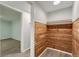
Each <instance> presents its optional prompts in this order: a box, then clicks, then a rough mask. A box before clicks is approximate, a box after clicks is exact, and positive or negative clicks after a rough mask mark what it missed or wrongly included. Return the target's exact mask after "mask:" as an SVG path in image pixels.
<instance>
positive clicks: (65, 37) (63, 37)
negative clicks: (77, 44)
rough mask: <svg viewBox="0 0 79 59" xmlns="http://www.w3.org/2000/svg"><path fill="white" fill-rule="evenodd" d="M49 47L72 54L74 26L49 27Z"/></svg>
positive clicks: (59, 25)
mask: <svg viewBox="0 0 79 59" xmlns="http://www.w3.org/2000/svg"><path fill="white" fill-rule="evenodd" d="M47 34H48V35H47V47H51V48H55V49H59V50H63V51H67V52H72V24H58V25H47Z"/></svg>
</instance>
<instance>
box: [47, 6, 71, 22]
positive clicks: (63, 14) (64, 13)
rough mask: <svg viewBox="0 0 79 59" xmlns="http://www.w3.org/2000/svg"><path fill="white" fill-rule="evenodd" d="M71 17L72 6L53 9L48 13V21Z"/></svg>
mask: <svg viewBox="0 0 79 59" xmlns="http://www.w3.org/2000/svg"><path fill="white" fill-rule="evenodd" d="M67 19H68V20H69V19H72V7H69V8H64V9H61V10H57V11H53V12H51V13H49V14H48V20H47V21H48V22H50V21H59V20H67Z"/></svg>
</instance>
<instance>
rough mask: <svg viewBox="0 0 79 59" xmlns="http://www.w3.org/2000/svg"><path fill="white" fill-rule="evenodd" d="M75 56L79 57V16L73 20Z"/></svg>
mask: <svg viewBox="0 0 79 59" xmlns="http://www.w3.org/2000/svg"><path fill="white" fill-rule="evenodd" d="M72 33H73V56H75V57H79V18H78V19H77V20H76V21H74V22H73V32H72Z"/></svg>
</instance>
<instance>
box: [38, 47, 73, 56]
mask: <svg viewBox="0 0 79 59" xmlns="http://www.w3.org/2000/svg"><path fill="white" fill-rule="evenodd" d="M47 49H50V50H55V51H59V52H62V53H65V54H68V55H70V56H72V53H69V52H66V51H62V50H58V49H54V48H50V47H47V48H46V49H45V50H44V51H43V52H42V53H41V54H40V55H39V56H38V57H41V56H42V55H43V54H44V53H45V51H46V50H47Z"/></svg>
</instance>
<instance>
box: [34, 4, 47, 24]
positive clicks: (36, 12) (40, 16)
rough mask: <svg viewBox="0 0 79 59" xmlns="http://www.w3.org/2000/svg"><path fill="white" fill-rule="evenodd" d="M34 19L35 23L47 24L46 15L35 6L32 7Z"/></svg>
mask: <svg viewBox="0 0 79 59" xmlns="http://www.w3.org/2000/svg"><path fill="white" fill-rule="evenodd" d="M34 19H35V21H37V22H41V23H44V24H46V23H47V18H46V13H45V12H44V11H43V10H42V9H41V8H40V7H39V6H37V5H35V7H34Z"/></svg>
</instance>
